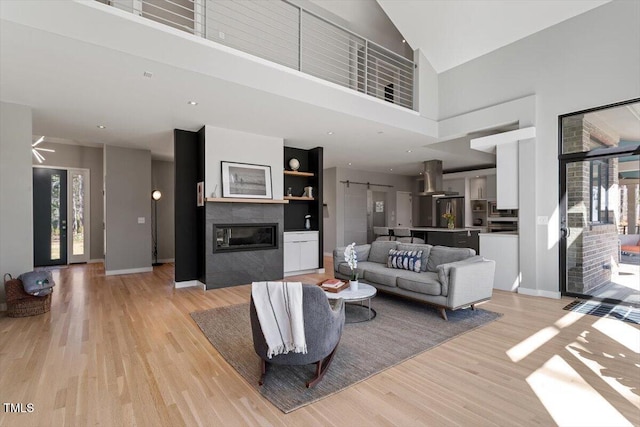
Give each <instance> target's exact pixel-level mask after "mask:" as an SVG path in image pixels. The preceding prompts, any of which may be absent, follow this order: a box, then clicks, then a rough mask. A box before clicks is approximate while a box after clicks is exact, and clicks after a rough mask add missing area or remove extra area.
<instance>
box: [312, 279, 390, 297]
mask: <svg viewBox="0 0 640 427" xmlns="http://www.w3.org/2000/svg"><path fill="white" fill-rule="evenodd" d="M377 292H378V290H377V289H376V288H374V287H373V286H371V285H367V284H366V283H362V282H359V283H358V290H357V291H352V290H351V289H349V288H346V289H344V290H342V291H340V292H337V293H336V292H328V291H324V293H325V294H326V295H327V298H329V299H338V298H342V299H343V300H345V301H360V300H366V299H369V298H373V297H374V296H375V295H376V293H377Z"/></svg>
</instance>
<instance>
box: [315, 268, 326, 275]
mask: <svg viewBox="0 0 640 427" xmlns="http://www.w3.org/2000/svg"><path fill="white" fill-rule="evenodd" d="M316 273H318V274H324V273H325V269H324V267H323V268H319V269H318V270H316Z"/></svg>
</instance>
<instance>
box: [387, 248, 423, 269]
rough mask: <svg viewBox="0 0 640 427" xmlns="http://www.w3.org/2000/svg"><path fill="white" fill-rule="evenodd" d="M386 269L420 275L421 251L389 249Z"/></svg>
mask: <svg viewBox="0 0 640 427" xmlns="http://www.w3.org/2000/svg"><path fill="white" fill-rule="evenodd" d="M387 267H389V268H399V269H402V270H409V271H415V272H416V273H420V268H421V267H422V251H399V250H396V249H391V250H390V251H389V256H388V257H387Z"/></svg>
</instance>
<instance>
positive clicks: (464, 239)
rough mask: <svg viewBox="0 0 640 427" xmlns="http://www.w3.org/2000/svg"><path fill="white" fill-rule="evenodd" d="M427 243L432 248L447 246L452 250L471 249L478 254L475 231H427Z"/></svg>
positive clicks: (476, 233)
mask: <svg viewBox="0 0 640 427" xmlns="http://www.w3.org/2000/svg"><path fill="white" fill-rule="evenodd" d="M426 234H427V243H428V244H430V245H433V246H436V245H439V246H449V247H452V248H471V249H473V250H475V251H476V253H479V249H480V248H479V241H478V232H477V231H470V230H467V231H431V230H430V231H428V232H427V233H426Z"/></svg>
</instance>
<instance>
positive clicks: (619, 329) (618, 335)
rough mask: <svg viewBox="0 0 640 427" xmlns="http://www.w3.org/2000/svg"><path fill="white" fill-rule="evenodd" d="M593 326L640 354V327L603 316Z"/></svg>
mask: <svg viewBox="0 0 640 427" xmlns="http://www.w3.org/2000/svg"><path fill="white" fill-rule="evenodd" d="M593 327H594V328H595V329H597V330H598V331H600V332H602V333H603V334H605V335H606V336H608V337H609V338H611V339H612V340H615V341H617V342H619V343H620V344H621V345H623V346H625V347H627V348H628V349H629V350H631V351H633V352H635V353H639V354H640V329H636V328H634V327H633V326H631V325H629V324H628V323H625V322H621V321H619V320H615V319H607V318H602V319H600V320H598V321H597V322H595V323H594V324H593Z"/></svg>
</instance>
